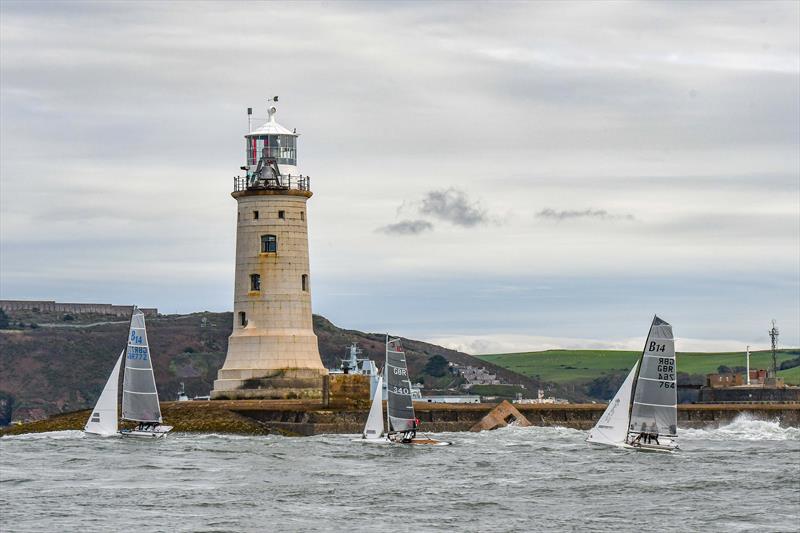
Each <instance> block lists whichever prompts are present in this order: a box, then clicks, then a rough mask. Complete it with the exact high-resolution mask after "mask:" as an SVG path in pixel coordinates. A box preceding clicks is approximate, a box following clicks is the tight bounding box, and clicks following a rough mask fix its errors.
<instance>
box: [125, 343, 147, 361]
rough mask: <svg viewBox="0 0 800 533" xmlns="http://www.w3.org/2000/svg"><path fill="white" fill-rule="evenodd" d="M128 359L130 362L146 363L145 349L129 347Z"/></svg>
mask: <svg viewBox="0 0 800 533" xmlns="http://www.w3.org/2000/svg"><path fill="white" fill-rule="evenodd" d="M128 359H130V360H132V361H133V360H137V359H141V360H143V361H147V348H144V347H142V346H129V347H128Z"/></svg>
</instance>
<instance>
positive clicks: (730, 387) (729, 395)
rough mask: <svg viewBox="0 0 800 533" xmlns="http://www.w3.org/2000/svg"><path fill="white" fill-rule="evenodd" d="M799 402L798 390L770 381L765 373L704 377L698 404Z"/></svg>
mask: <svg viewBox="0 0 800 533" xmlns="http://www.w3.org/2000/svg"><path fill="white" fill-rule="evenodd" d="M751 402H759V403H761V402H775V403H784V402H789V403H793V402H800V387H791V386H788V385H786V383H785V382H784V380H783V378H781V377H770V373H769V372H768V371H767V370H764V369H759V370H751V371H750V382H749V383H748V380H747V373H746V372H736V373H722V374H719V373H714V374H708V375H706V384H705V386H703V387H701V388H700V393H699V396H698V403H751Z"/></svg>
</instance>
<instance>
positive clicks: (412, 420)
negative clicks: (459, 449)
mask: <svg viewBox="0 0 800 533" xmlns="http://www.w3.org/2000/svg"><path fill="white" fill-rule="evenodd" d="M384 373H385V374H386V425H387V428H388V432H387V435H386V436H387V438H388V439H389V441H390V442H392V443H393V444H412V445H420V444H428V445H432V446H449V445H450V444H452V442H446V441H439V440H435V439H429V438H417V436H416V435H417V429H418V428H419V419H418V418H417V417H416V414H415V413H414V403H413V401H412V399H411V381H410V379H409V377H408V366H407V365H406V354H405V352H404V351H403V348H402V346H401V345H400V339H392V340H389V338H388V337H387V338H386V366H385V367H384ZM376 395H377V394H376ZM373 403H374V402H373Z"/></svg>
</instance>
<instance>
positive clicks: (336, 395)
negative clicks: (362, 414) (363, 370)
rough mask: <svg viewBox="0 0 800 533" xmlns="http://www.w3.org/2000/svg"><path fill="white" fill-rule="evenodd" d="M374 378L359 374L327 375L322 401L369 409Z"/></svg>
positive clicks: (329, 404)
mask: <svg viewBox="0 0 800 533" xmlns="http://www.w3.org/2000/svg"><path fill="white" fill-rule="evenodd" d="M371 387H372V378H370V376H362V375H358V374H330V375H328V376H325V381H324V386H323V389H322V401H323V403H324V404H325V405H328V406H331V407H338V408H342V407H362V408H364V409H369V407H370V400H369V394H370V389H371Z"/></svg>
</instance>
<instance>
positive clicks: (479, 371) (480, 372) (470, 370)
mask: <svg viewBox="0 0 800 533" xmlns="http://www.w3.org/2000/svg"><path fill="white" fill-rule="evenodd" d="M453 370H454V372H456V373H458V374H460V375H461V377H463V378H464V379H465V380H466V381H467V385H468V386H472V385H502V384H503V381H502V380H500V379H499V378H498V377H497V376H496V375H495V374H490V373H489V371H487V370H486V369H485V368H483V367H481V368H476V367H474V366H460V365H454V366H453Z"/></svg>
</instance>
